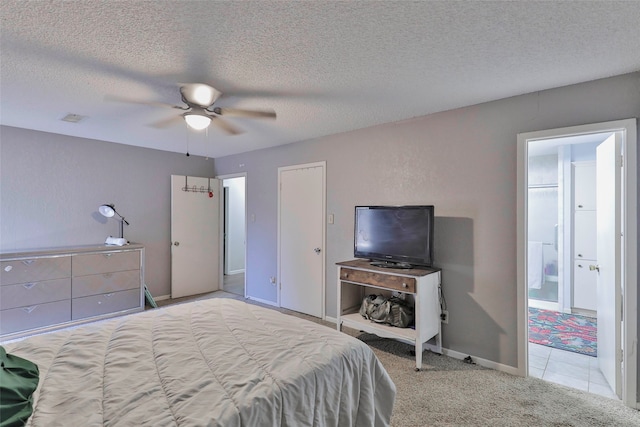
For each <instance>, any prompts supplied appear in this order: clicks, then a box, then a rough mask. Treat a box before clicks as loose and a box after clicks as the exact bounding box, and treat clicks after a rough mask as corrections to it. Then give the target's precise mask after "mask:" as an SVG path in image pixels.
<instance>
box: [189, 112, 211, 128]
mask: <svg viewBox="0 0 640 427" xmlns="http://www.w3.org/2000/svg"><path fill="white" fill-rule="evenodd" d="M184 120H185V121H186V122H187V125H189V127H191V128H192V129H195V130H202V129H206V128H207V127H209V125H210V124H211V118H210V117H208V116H205V115H202V114H196V113H193V114H185V115H184Z"/></svg>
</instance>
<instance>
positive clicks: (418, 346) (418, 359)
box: [416, 342, 422, 371]
mask: <svg viewBox="0 0 640 427" xmlns="http://www.w3.org/2000/svg"><path fill="white" fill-rule="evenodd" d="M420 369H422V343H419V342H416V371H419V370H420Z"/></svg>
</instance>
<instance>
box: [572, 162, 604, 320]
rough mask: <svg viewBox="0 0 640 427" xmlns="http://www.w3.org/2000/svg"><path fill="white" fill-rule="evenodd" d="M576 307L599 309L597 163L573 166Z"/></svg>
mask: <svg viewBox="0 0 640 427" xmlns="http://www.w3.org/2000/svg"><path fill="white" fill-rule="evenodd" d="M573 199H574V203H573V209H574V210H573V260H574V261H573V304H572V307H573V308H576V309H580V310H589V311H593V312H595V311H596V309H597V279H598V275H597V272H596V271H592V270H589V265H591V264H596V249H597V245H596V163H595V162H576V163H574V164H573Z"/></svg>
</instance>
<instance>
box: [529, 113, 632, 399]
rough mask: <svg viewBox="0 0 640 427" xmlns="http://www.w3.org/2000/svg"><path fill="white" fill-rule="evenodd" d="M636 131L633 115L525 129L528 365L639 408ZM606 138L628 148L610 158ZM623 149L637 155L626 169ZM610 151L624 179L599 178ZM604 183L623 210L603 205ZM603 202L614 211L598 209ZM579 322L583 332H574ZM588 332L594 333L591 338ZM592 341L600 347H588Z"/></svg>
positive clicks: (542, 373)
mask: <svg viewBox="0 0 640 427" xmlns="http://www.w3.org/2000/svg"><path fill="white" fill-rule="evenodd" d="M635 132H636V129H635V120H625V121H620V122H609V123H602V124H596V125H586V126H578V127H575V128H565V129H556V130H550V131H540V132H532V133H527V134H520V135H518V152H519V157H518V178H519V186H518V224H519V226H518V250H519V255H518V277H519V287H518V294H519V296H520V297H521V298H519V301H518V319H519V322H520V325H521V333H522V334H521V336H522V337H523V339H522V340H521V342H520V345H519V361H520V363H519V365H520V369H521V371H523V374H524V375H531V376H537V377H539V378H542V379H544V380H548V381H552V382H556V383H560V384H563V385H566V386H570V387H574V388H578V389H581V390H584V391H589V392H593V393H597V394H601V395H605V396H608V397H615V398H622V399H623V401H624V402H625V404H627V405H628V406H632V407H636V406H637V402H636V387H637V357H636V354H635V351H634V349H635V345H636V342H637V318H635V316H633V315H632V314H631V313H635V312H636V311H635V309H636V306H637V299H636V298H637V289H636V288H637V258H636V253H637V235H636V227H637V224H636V218H637V216H636V212H637V204H636V188H637V177H636V164H635V159H636V147H635V145H636V141H637V140H636V133H635ZM616 144H617V145H616ZM605 145H606V146H609V145H611V146H613V147H618V149H619V153H620V154H615V152H614V151H611V153H610V154H607V155H608V157H606V156H605V155H604V154H603V153H602V152H603V151H604V150H603V149H602V147H603V146H605ZM598 147H599V148H598ZM623 156H624V157H626V158H629V159H632V160H631V161H629V162H624V165H625V167H624V168H623V167H622V164H621V163H622V162H621V159H622V158H623ZM606 158H610V159H612V161H610V162H609V163H610V164H613V165H614V166H613V167H611V168H610V169H611V173H610V175H614V176H615V177H616V179H613V178H611V179H610V180H608V181H606V182H605V183H604V184H603V183H601V182H599V181H598V180H600V181H602V180H605V179H606V178H605V177H606V176H607V175H606V173H605V171H604V170H601V169H602V168H601V167H600V166H599V164H606V163H607V161H606V160H603V159H606ZM596 170H599V171H600V173H599V174H598V176H597V178H596V175H597V174H596ZM598 186H599V187H600V188H597V187H598ZM603 188H605V189H606V191H605V192H606V193H609V194H611V195H613V199H612V200H616V201H617V202H615V203H614V202H611V201H610V202H609V205H616V203H617V204H618V205H617V206H618V208H617V210H616V209H612V210H611V209H608V208H609V206H606V207H605V208H604V209H603V207H602V205H601V204H599V203H596V193H598V194H601V193H602V189H603ZM600 199H604V197H602V196H600ZM598 209H601V210H603V211H607V210H608V211H612V212H614V213H613V214H611V215H609V216H607V215H605V214H602V213H601V214H600V215H598V216H597V215H596V214H597V211H598ZM596 217H598V218H599V219H598V221H597V222H596ZM607 217H611V218H612V220H611V221H609V222H607V221H605V219H603V218H607ZM613 219H615V221H614V220H613ZM607 224H608V225H607ZM616 227H618V228H616ZM615 230H619V231H615ZM622 236H625V237H624V239H623V238H622ZM616 239H617V240H616ZM601 241H602V242H603V244H602V245H600V244H599V242H601ZM608 241H617V243H614V244H613V246H614V247H617V248H618V249H619V250H616V251H611V250H607V251H606V254H604V253H602V252H601V251H598V248H597V246H599V245H600V246H603V247H604V246H606V244H608V243H607V242H608ZM611 252H616V255H615V256H613V255H610V253H611ZM607 271H609V272H612V271H613V272H614V273H612V274H609V273H607ZM609 289H611V291H610V290H609ZM623 297H624V298H623ZM629 310H631V311H629ZM621 312H624V313H626V314H627V316H626V317H625V318H624V319H623V318H622V316H621V315H620V313H621ZM571 327H574V329H575V331H572V333H568V332H567V331H568V328H571ZM588 331H591V332H592V333H594V334H595V335H594V336H592V337H589V338H587V339H585V336H583V335H582V334H585V332H588ZM545 334H546V335H548V336H545ZM589 341H591V344H593V346H592V347H591V348H585V344H589ZM624 348H627V349H630V351H627V352H624V351H623V349H624Z"/></svg>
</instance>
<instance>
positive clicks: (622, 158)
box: [618, 155, 624, 167]
mask: <svg viewBox="0 0 640 427" xmlns="http://www.w3.org/2000/svg"><path fill="white" fill-rule="evenodd" d="M623 165H624V156H623V155H620V164H619V165H618V167H622V166H623Z"/></svg>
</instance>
